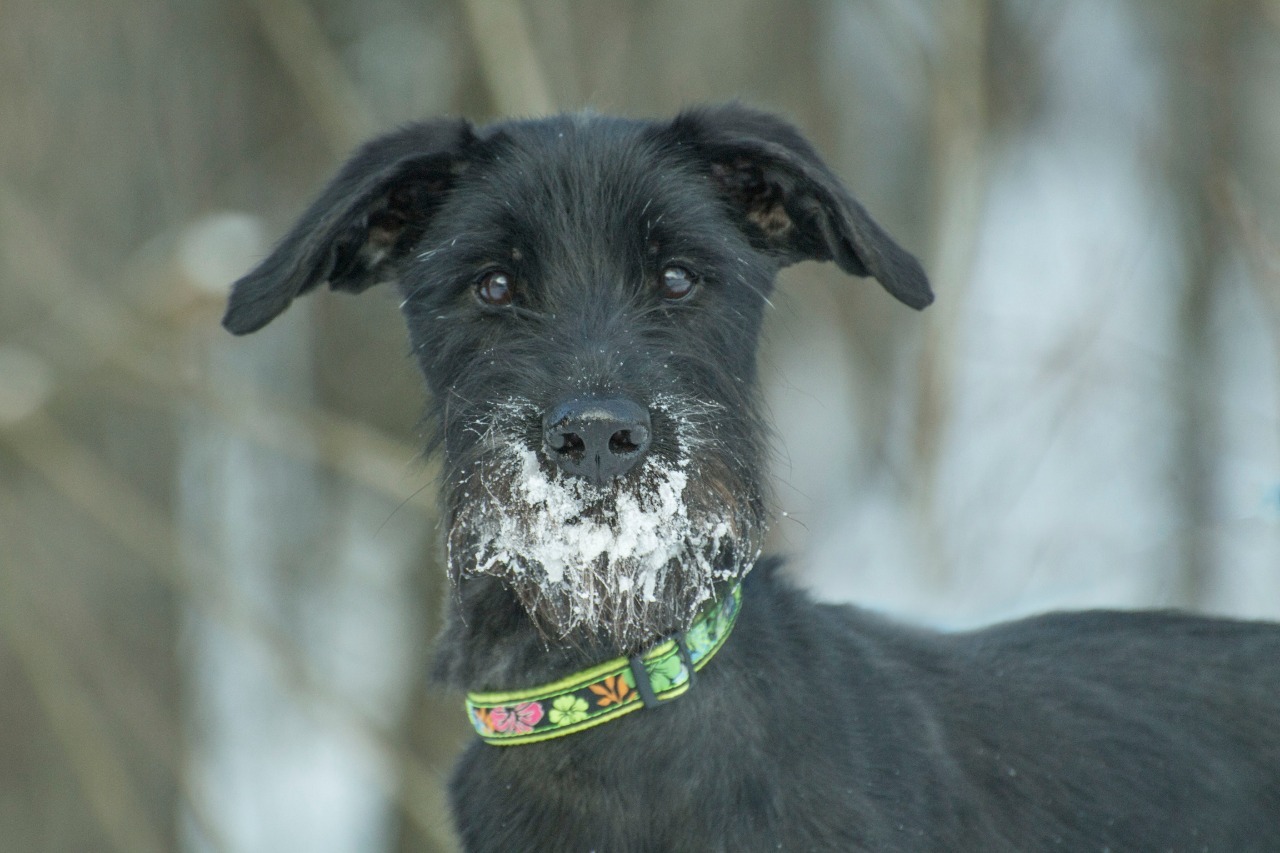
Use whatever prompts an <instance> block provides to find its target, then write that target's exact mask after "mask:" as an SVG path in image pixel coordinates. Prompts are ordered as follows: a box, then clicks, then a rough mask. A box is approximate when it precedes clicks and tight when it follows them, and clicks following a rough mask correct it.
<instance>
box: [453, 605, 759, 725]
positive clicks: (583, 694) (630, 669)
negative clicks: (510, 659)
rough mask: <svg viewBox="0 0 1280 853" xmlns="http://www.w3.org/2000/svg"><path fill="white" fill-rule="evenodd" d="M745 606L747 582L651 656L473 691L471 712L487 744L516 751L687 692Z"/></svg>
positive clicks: (667, 641)
mask: <svg viewBox="0 0 1280 853" xmlns="http://www.w3.org/2000/svg"><path fill="white" fill-rule="evenodd" d="M741 606H742V585H741V584H735V585H734V587H733V589H731V590H730V591H729V594H728V595H726V596H725V597H724V598H722V599H721V600H720V601H717V602H716V603H715V604H713V605H712V606H711V607H710V608H709V609H707V610H706V611H705V612H704V613H703V614H702V615H701V616H699V617H698V618H697V619H696V620H694V623H693V625H692V626H691V627H690V628H689V630H688V631H686V632H685V633H684V634H682V635H681V634H677V635H676V636H674V637H672V638H670V639H668V640H664V641H663V642H661V643H659V644H658V645H656V646H654V647H653V648H652V649H650V650H649V651H647V652H645V653H644V654H643V655H635V656H633V657H629V658H627V657H620V658H614V659H613V660H610V661H605V662H604V663H602V664H598V665H596V666H593V667H591V668H590V669H585V670H582V671H581V672H576V673H574V674H573V675H570V676H568V677H566V678H562V679H560V680H559V681H553V682H551V683H550V684H542V685H539V686H537V687H530V688H528V689H527V690H517V691H513V692H508V693H468V694H467V713H468V715H469V716H470V717H471V724H472V725H474V726H475V727H476V731H477V732H479V733H480V737H482V738H484V740H485V742H486V743H491V744H496V745H499V746H513V745H515V744H520V743H536V742H537V741H540V740H549V739H551V738H555V737H560V736H561V735H567V734H572V733H573V732H580V731H582V730H583V729H589V728H591V727H592V726H597V725H599V724H600V723H604V722H607V721H609V720H612V719H615V718H617V717H621V716H622V715H623V714H629V713H631V712H632V711H637V710H639V709H640V708H653V707H657V706H658V705H660V704H662V703H663V702H666V701H668V700H670V699H674V698H676V697H677V696H679V695H680V694H682V693H684V692H685V691H686V690H688V689H689V687H690V686H691V685H692V684H693V673H694V672H696V671H697V670H700V669H702V667H703V666H705V665H706V663H707V661H709V660H711V656H712V655H714V654H715V653H716V652H717V651H719V650H720V647H721V646H722V645H724V641H725V639H726V638H727V637H728V636H729V632H730V631H732V630H733V623H734V621H735V620H736V619H737V618H738V611H739V610H740V609H741Z"/></svg>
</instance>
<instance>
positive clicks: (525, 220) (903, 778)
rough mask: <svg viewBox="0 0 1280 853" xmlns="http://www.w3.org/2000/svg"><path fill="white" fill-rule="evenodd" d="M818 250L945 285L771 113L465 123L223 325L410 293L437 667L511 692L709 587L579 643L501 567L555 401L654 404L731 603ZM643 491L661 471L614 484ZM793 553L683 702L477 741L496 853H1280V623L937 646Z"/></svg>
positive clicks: (550, 604) (305, 235)
mask: <svg viewBox="0 0 1280 853" xmlns="http://www.w3.org/2000/svg"><path fill="white" fill-rule="evenodd" d="M804 259H815V260H831V261H834V262H835V263H837V264H838V265H839V266H840V267H841V268H842V269H844V270H845V271H847V272H849V273H851V274H853V275H860V276H868V275H869V276H873V277H875V278H876V279H878V280H879V281H880V283H881V284H883V285H884V286H885V287H886V289H888V290H889V291H890V292H891V293H892V294H893V295H895V296H896V297H898V298H899V299H900V300H902V301H903V302H905V303H907V304H908V305H911V306H913V307H916V308H922V307H924V306H925V305H927V304H928V303H929V302H930V301H931V299H932V295H931V293H930V291H929V286H928V283H927V281H926V279H925V276H924V274H923V272H922V271H921V269H920V267H919V265H918V264H917V263H916V261H915V260H914V259H913V258H912V257H911V256H910V255H909V254H907V253H906V252H905V251H903V250H902V249H900V248H899V247H898V246H897V245H896V244H895V243H894V242H893V241H892V240H891V239H890V238H889V237H888V236H887V235H886V234H885V233H884V232H883V231H882V230H881V229H880V228H879V227H878V226H877V225H876V224H875V223H874V222H873V221H872V220H871V219H870V217H869V216H868V215H867V214H866V212H865V211H864V210H863V209H862V208H861V207H860V206H859V205H858V203H857V202H856V201H854V199H853V198H852V197H851V196H850V195H849V194H848V193H847V191H845V189H844V188H843V187H842V186H841V184H840V182H839V181H838V180H837V179H836V177H835V176H834V175H833V174H832V172H831V171H830V170H829V169H828V168H827V167H826V166H825V165H824V164H823V163H822V161H821V159H820V158H819V157H818V156H817V154H816V153H815V152H814V151H813V149H812V148H811V147H810V146H809V144H808V143H807V142H805V141H804V139H803V138H801V136H800V135H799V134H798V133H797V132H796V131H795V130H794V129H793V128H792V127H790V126H789V125H787V124H785V123H783V122H781V121H779V120H778V119H776V118H773V117H771V116H768V115H766V114H763V113H759V112H755V111H752V110H749V109H746V108H743V107H739V106H733V105H731V106H727V107H720V108H714V109H704V110H694V111H689V112H686V113H684V114H682V115H680V116H678V117H677V118H675V119H674V120H672V121H670V122H642V121H631V120H622V119H612V118H604V117H599V116H592V115H577V116H560V117H555V118H550V119H543V120H538V121H517V122H508V123H502V124H497V125H494V126H492V127H489V128H485V129H482V130H480V131H476V130H473V129H472V128H471V127H470V126H469V125H467V124H466V123H465V122H462V121H449V120H443V121H436V122H428V123H424V124H420V125H414V126H411V127H408V128H405V129H403V130H401V131H399V132H397V133H394V134H391V135H389V136H387V137H384V138H382V139H379V140H375V141H374V142H372V143H370V144H369V145H368V146H366V147H365V148H364V149H362V150H361V151H360V152H359V153H358V154H357V155H356V156H355V157H354V158H353V159H352V160H351V161H350V162H349V163H348V164H347V165H346V166H345V167H344V168H343V170H342V172H341V173H340V174H339V176H338V178H336V179H335V181H334V182H333V183H332V184H331V185H330V186H329V187H328V188H327V189H326V190H325V191H324V193H322V195H321V196H320V198H319V199H318V200H317V202H316V203H315V204H314V205H313V206H312V207H311V208H310V210H309V211H308V212H307V213H306V214H304V215H303V217H302V219H301V220H300V222H299V223H298V225H297V226H295V228H294V230H293V231H292V232H290V234H289V235H288V236H286V237H285V239H284V240H283V241H282V243H281V244H280V245H279V246H278V247H277V249H276V250H275V251H274V252H273V253H272V255H271V256H270V257H269V258H268V259H267V260H266V261H264V262H263V264H262V265H261V266H259V267H258V268H257V269H255V270H254V271H253V272H251V273H250V274H249V275H247V276H246V277H245V278H243V279H241V280H240V281H239V282H237V284H236V287H235V290H234V292H233V294H232V297H231V304H230V307H229V308H228V311H227V316H226V319H225V321H224V322H225V324H226V326H227V327H228V328H229V329H230V330H231V331H233V332H236V333H238V334H242V333H245V332H250V331H254V330H256V329H258V328H260V327H262V326H263V325H265V324H266V323H268V322H270V320H271V319H272V318H273V317H275V316H276V315H277V314H279V313H280V312H281V311H283V310H284V309H285V307H287V305H288V303H289V302H290V301H291V300H292V299H293V298H294V297H295V296H297V295H299V294H301V293H304V292H306V291H308V290H310V289H312V288H314V287H316V286H317V285H319V284H321V283H324V282H328V283H329V284H330V286H331V287H334V288H337V289H344V290H352V291H359V290H362V289H364V288H366V287H368V286H371V285H372V284H376V283H378V282H380V281H393V280H394V281H396V282H398V284H399V287H400V288H401V291H402V294H403V296H404V300H405V302H404V313H405V317H406V320H407V322H408V326H409V334H410V337H411V340H412V342H413V347H414V352H415V354H416V356H417V358H418V359H419V362H420V364H421V367H422V369H423V372H424V374H425V376H426V379H427V384H428V386H429V388H430V390H431V394H432V400H433V403H434V405H433V407H432V409H431V413H432V416H433V424H434V428H435V432H434V442H435V446H436V447H438V448H439V449H441V450H442V452H443V456H444V463H445V471H446V476H445V478H444V489H443V491H444V494H443V499H444V505H445V507H446V509H447V512H448V514H449V519H450V523H451V525H453V527H452V530H453V531H454V533H455V534H456V536H457V541H455V542H454V549H453V550H452V552H451V572H452V573H453V575H454V579H455V581H456V584H457V595H456V597H455V599H454V603H455V605H456V606H455V608H454V610H453V612H452V614H451V616H450V621H449V624H448V626H447V628H446V630H445V632H444V634H443V637H442V640H441V650H440V654H439V660H438V666H437V675H438V676H439V678H440V679H441V680H443V681H444V682H445V683H447V684H449V685H452V686H455V687H458V688H464V689H468V690H509V689H518V688H521V687H527V686H531V685H536V684H539V683H543V682H547V681H551V680H554V679H556V678H558V677H561V676H564V675H566V674H568V673H570V672H572V671H574V670H576V669H579V668H581V667H584V666H587V665H589V664H593V663H596V662H598V661H600V660H602V659H606V658H610V657H613V656H615V655H617V654H620V653H629V652H634V651H637V650H639V649H642V648H644V647H646V646H648V645H650V644H652V643H653V642H656V641H657V640H659V639H660V638H661V637H663V636H665V635H666V634H668V633H670V632H672V631H675V630H679V629H682V628H684V627H687V624H688V622H689V620H690V618H691V613H692V609H691V608H692V606H693V604H696V600H697V597H696V595H694V593H693V592H691V591H690V590H691V589H692V586H691V585H693V584H694V581H695V580H696V579H697V578H698V574H697V572H695V571H693V568H692V563H694V562H696V560H694V559H693V558H690V559H689V560H688V561H687V562H686V563H685V564H680V565H674V566H672V567H671V572H669V573H668V575H667V576H666V580H665V581H664V582H663V584H662V585H661V586H660V588H659V592H660V594H659V596H658V598H659V601H658V602H657V603H656V604H654V605H652V606H644V607H640V606H638V605H637V602H636V600H635V599H634V597H628V596H627V595H626V594H625V593H624V592H623V591H621V590H618V589H607V590H603V592H602V594H604V595H605V596H606V600H605V603H604V605H603V606H602V607H601V609H600V610H599V611H598V616H599V623H598V624H589V625H584V624H576V623H573V622H572V621H571V620H569V619H567V617H566V614H565V611H564V610H563V607H564V599H562V598H561V599H558V598H557V597H556V593H555V591H554V590H552V589H550V587H551V584H549V583H548V582H547V581H546V580H545V579H544V580H543V581H541V582H539V581H538V580H537V579H536V578H533V579H531V578H530V577H529V576H528V573H522V572H520V571H514V570H512V571H506V569H509V568H510V566H506V567H505V568H504V566H503V565H497V566H496V567H494V568H493V569H492V570H490V571H480V567H479V561H480V559H481V557H480V556H478V555H477V554H476V553H475V548H474V547H472V546H475V545H476V542H477V541H478V540H477V538H476V530H475V524H472V525H471V526H468V524H467V523H464V522H465V520H466V519H467V518H469V517H470V516H475V515H477V513H476V512H474V510H475V509H476V508H477V507H478V506H480V505H481V504H478V503H477V502H478V501H486V500H487V501H490V502H495V501H496V503H494V504H484V506H485V507H486V509H485V512H488V511H489V510H488V508H489V507H490V506H491V505H492V506H498V507H501V505H502V503H503V501H504V500H505V499H506V496H508V495H509V494H510V493H511V492H512V491H513V490H518V489H519V488H520V486H521V482H520V479H519V475H518V474H516V473H514V472H513V471H512V470H511V466H509V465H507V466H505V467H504V466H502V465H500V464H498V462H497V460H498V458H499V456H500V455H501V454H500V453H499V452H498V451H500V450H501V449H502V448H508V449H510V448H513V447H514V448H517V449H519V448H525V449H528V450H530V451H534V452H538V451H539V448H540V447H541V426H540V422H539V420H538V417H537V412H539V411H544V410H546V408H547V407H548V406H551V405H553V404H554V403H555V401H557V400H559V399H562V398H564V397H565V395H572V394H610V395H623V396H625V397H627V398H628V399H633V400H638V401H640V402H642V403H643V404H644V405H645V406H647V407H649V408H650V410H651V412H652V413H653V423H652V428H653V433H654V441H653V446H652V448H650V450H649V453H650V455H651V456H652V458H653V459H655V460H658V461H659V462H661V463H662V464H663V465H666V466H668V467H670V466H675V465H677V464H678V463H677V460H678V459H679V458H681V457H686V458H688V459H690V460H692V461H690V462H689V463H688V464H689V466H690V467H689V468H688V469H687V470H688V471H689V472H690V475H691V476H690V482H689V484H688V486H687V488H686V490H685V495H684V497H685V502H686V503H687V504H688V505H689V506H690V508H691V511H695V510H696V511H697V512H701V513H703V514H705V515H706V516H707V517H708V518H713V519H714V518H720V519H723V520H725V521H726V522H728V523H729V527H730V528H731V530H732V535H731V536H727V537H726V538H725V540H724V541H723V542H722V541H720V540H718V539H717V540H716V541H715V542H714V543H713V544H708V543H703V542H700V541H698V542H695V543H694V546H696V547H694V548H693V550H691V551H690V552H689V553H690V554H692V555H697V554H702V555H703V556H705V557H706V558H707V559H708V560H712V561H714V562H715V565H716V566H717V567H719V568H721V569H725V572H724V573H723V574H722V575H719V576H717V578H718V579H717V580H716V584H717V585H716V589H719V590H723V587H724V584H725V583H727V582H728V580H729V579H730V578H731V576H732V575H733V574H734V572H735V571H736V570H737V569H736V567H739V566H741V565H743V564H748V563H749V562H750V560H751V559H752V558H753V557H754V555H755V549H756V548H757V543H758V542H759V541H760V538H761V536H762V530H763V527H764V524H765V512H764V505H765V496H764V491H765V490H764V485H763V473H762V470H763V457H764V443H765V438H764V436H765V429H764V426H763V424H762V423H761V422H760V417H759V407H758V405H757V400H756V394H757V383H756V369H755V350H756V342H757V339H758V335H759V328H760V323H761V319H762V316H763V312H764V308H765V305H766V303H767V296H768V294H769V292H770V290H771V288H772V286H773V278H774V275H775V273H776V271H777V269H778V268H779V267H780V266H782V265H785V264H788V263H792V262H795V261H799V260H804ZM673 263H674V264H678V265H680V266H682V267H684V268H687V269H689V270H691V271H693V272H694V273H696V274H697V276H698V277H699V284H698V286H697V289H696V290H695V292H694V293H693V294H692V295H691V296H690V297H688V298H686V299H683V300H679V301H674V302H673V301H669V300H664V299H663V298H662V295H661V293H660V291H659V290H658V287H657V281H658V279H659V276H660V274H661V270H662V269H663V267H664V266H666V265H669V264H673ZM493 268H501V269H503V270H505V271H507V272H508V273H510V274H511V276H512V279H513V280H514V282H515V287H516V290H515V294H516V296H515V299H513V301H512V303H511V304H510V305H506V306H492V305H485V304H483V303H482V302H481V301H480V300H479V299H477V297H476V284H477V281H479V280H480V279H481V278H482V277H483V276H484V274H485V273H486V272H487V271H488V270H490V269H493ZM512 399H518V400H520V401H521V404H520V405H512V404H511V402H510V401H511V400H512ZM661 400H674V401H676V402H675V403H669V404H660V403H659V401H661ZM664 405H665V406H666V408H664V407H663V406H664ZM686 415H687V417H685V416H686ZM538 459H539V461H538V464H539V465H540V466H541V467H542V470H544V471H552V466H551V463H550V462H549V461H548V460H547V458H546V455H545V454H542V455H541V456H539V457H538ZM610 488H614V487H610ZM647 489H651V485H649V484H646V483H645V482H644V480H643V476H642V475H641V474H636V473H631V474H628V475H627V476H626V477H624V478H622V479H621V480H619V481H618V485H617V486H616V491H617V493H621V492H625V491H627V490H631V491H632V492H634V493H635V494H641V495H643V494H645V493H646V490H647ZM601 494H602V495H603V497H602V501H604V502H605V504H607V503H608V501H609V500H612V497H611V496H613V495H614V494H615V492H613V491H607V490H606V491H605V492H602V493H601ZM597 511H598V512H600V513H602V514H603V516H607V515H608V508H607V506H606V507H605V509H600V510H597V509H591V510H590V512H592V513H595V512H597ZM468 513H470V516H469V515H468ZM479 515H484V513H479ZM576 522H577V520H575V519H563V523H564V524H565V525H572V524H574V523H576ZM566 529H568V528H566ZM451 535H453V534H451ZM698 548H702V549H703V550H701V551H699V550H698ZM776 566H777V563H776V561H775V560H772V559H767V560H763V561H761V562H760V563H759V564H758V565H757V566H756V567H755V569H754V571H753V572H752V573H751V574H750V576H749V577H748V578H747V582H746V588H745V597H744V608H743V612H742V615H741V617H740V620H739V623H738V626H737V628H736V629H735V631H734V633H733V634H732V636H731V637H730V639H729V641H728V643H727V644H726V645H725V647H724V648H723V649H722V650H721V651H720V652H719V654H718V655H717V656H716V657H715V659H714V660H713V661H712V662H711V663H710V665H709V666H708V667H707V668H706V669H704V670H703V671H702V672H701V673H700V674H699V675H698V677H697V679H696V684H695V686H694V688H693V689H692V690H691V691H689V692H688V693H687V694H686V695H684V696H682V697H681V698H679V699H677V700H675V701H672V702H671V703H670V704H668V705H666V706H664V707H661V708H658V709H656V710H648V711H642V712H638V713H634V714H631V715H629V716H627V717H625V718H623V719H621V720H618V721H615V722H612V723H608V724H606V725H604V726H600V727H597V728H594V729H590V730H587V731H584V732H580V733H578V734H574V735H571V736H568V737H564V738H559V739H556V740H553V741H548V742H544V743H538V744H531V745H526V746H514V747H493V746H487V745H484V744H481V743H479V742H477V743H476V744H474V745H473V746H472V747H471V748H470V750H469V751H468V752H467V753H466V755H465V756H464V757H463V759H462V761H461V764H460V766H459V768H458V771H457V774H456V776H455V778H454V781H453V786H452V797H453V806H454V813H455V817H456V819H457V824H458V829H459V831H460V833H461V835H462V838H463V840H464V841H465V843H466V846H467V849H469V850H474V851H503V853H508V851H535V850H536V851H561V850H563V851H586V850H598V851H735V853H736V851H746V850H788V851H795V850H840V851H848V850H875V851H884V850H936V851H957V850H975V851H978V850H980V851H1032V850H1050V849H1053V850H1071V851H1077V850H1095V851H1102V850H1111V851H1146V850H1152V851H1156V850H1160V851H1163V850H1174V851H1200V850H1208V851H1231V853H1236V851H1276V850H1280V627H1277V626H1275V625H1269V624H1263V623H1244V622H1235V621H1227V620H1213V619H1204V618H1197V617H1192V616H1186V615H1180V614H1173V613H1138V614H1132V613H1130V614H1124V613H1105V612H1091V613H1076V614H1055V615H1049V616H1044V617H1040V618H1036V619H1030V620H1025V621H1021V622H1017V623H1012V624H1008V625H1002V626H997V627H995V628H991V629H988V630H985V631H980V632H976V633H970V634H959V635H940V634H933V633H928V632H923V631H913V630H908V629H904V628H902V627H899V626H895V625H892V624H890V623H888V622H885V621H882V620H880V619H878V618H876V617H874V616H871V615H869V614H866V613H863V612H860V611H858V610H855V609H852V608H848V607H834V606H824V605H817V604H815V603H813V602H812V601H810V600H809V599H808V598H807V597H805V596H804V595H803V594H801V593H799V592H797V591H795V590H793V589H791V588H789V587H788V586H787V585H786V584H785V583H784V582H782V581H781V580H780V579H779V578H778V577H777V576H776V573H775V569H776ZM504 571H505V573H504ZM602 577H608V575H602ZM558 608H559V609H558Z"/></svg>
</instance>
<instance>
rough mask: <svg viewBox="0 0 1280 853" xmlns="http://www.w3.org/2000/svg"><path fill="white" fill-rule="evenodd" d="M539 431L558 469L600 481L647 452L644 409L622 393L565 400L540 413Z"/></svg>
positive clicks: (617, 474) (617, 473)
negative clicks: (541, 417)
mask: <svg viewBox="0 0 1280 853" xmlns="http://www.w3.org/2000/svg"><path fill="white" fill-rule="evenodd" d="M542 434H543V438H544V446H545V448H546V452H547V456H548V457H550V458H551V460H552V461H554V462H555V463H556V465H558V466H560V469H561V470H562V471H565V472H566V473H569V474H573V475H574V476H576V477H585V478H586V479H588V480H590V481H591V482H593V483H595V484H597V485H604V484H605V483H607V482H609V481H610V480H612V479H613V478H615V477H621V476H622V475H623V474H625V473H627V472H628V471H630V470H631V469H632V468H634V467H635V466H636V464H637V463H638V462H639V461H640V460H641V459H643V458H644V455H645V454H646V453H647V452H648V451H649V438H650V430H649V410H648V409H646V408H645V407H644V406H641V405H640V404H639V403H637V402H635V401H634V400H628V399H626V398H625V397H608V398H600V397H588V398H575V399H572V400H566V401H565V402H563V403H560V404H559V405H557V406H554V407H553V408H551V409H550V410H549V411H548V412H547V414H546V415H545V416H544V417H543V419H542Z"/></svg>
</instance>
